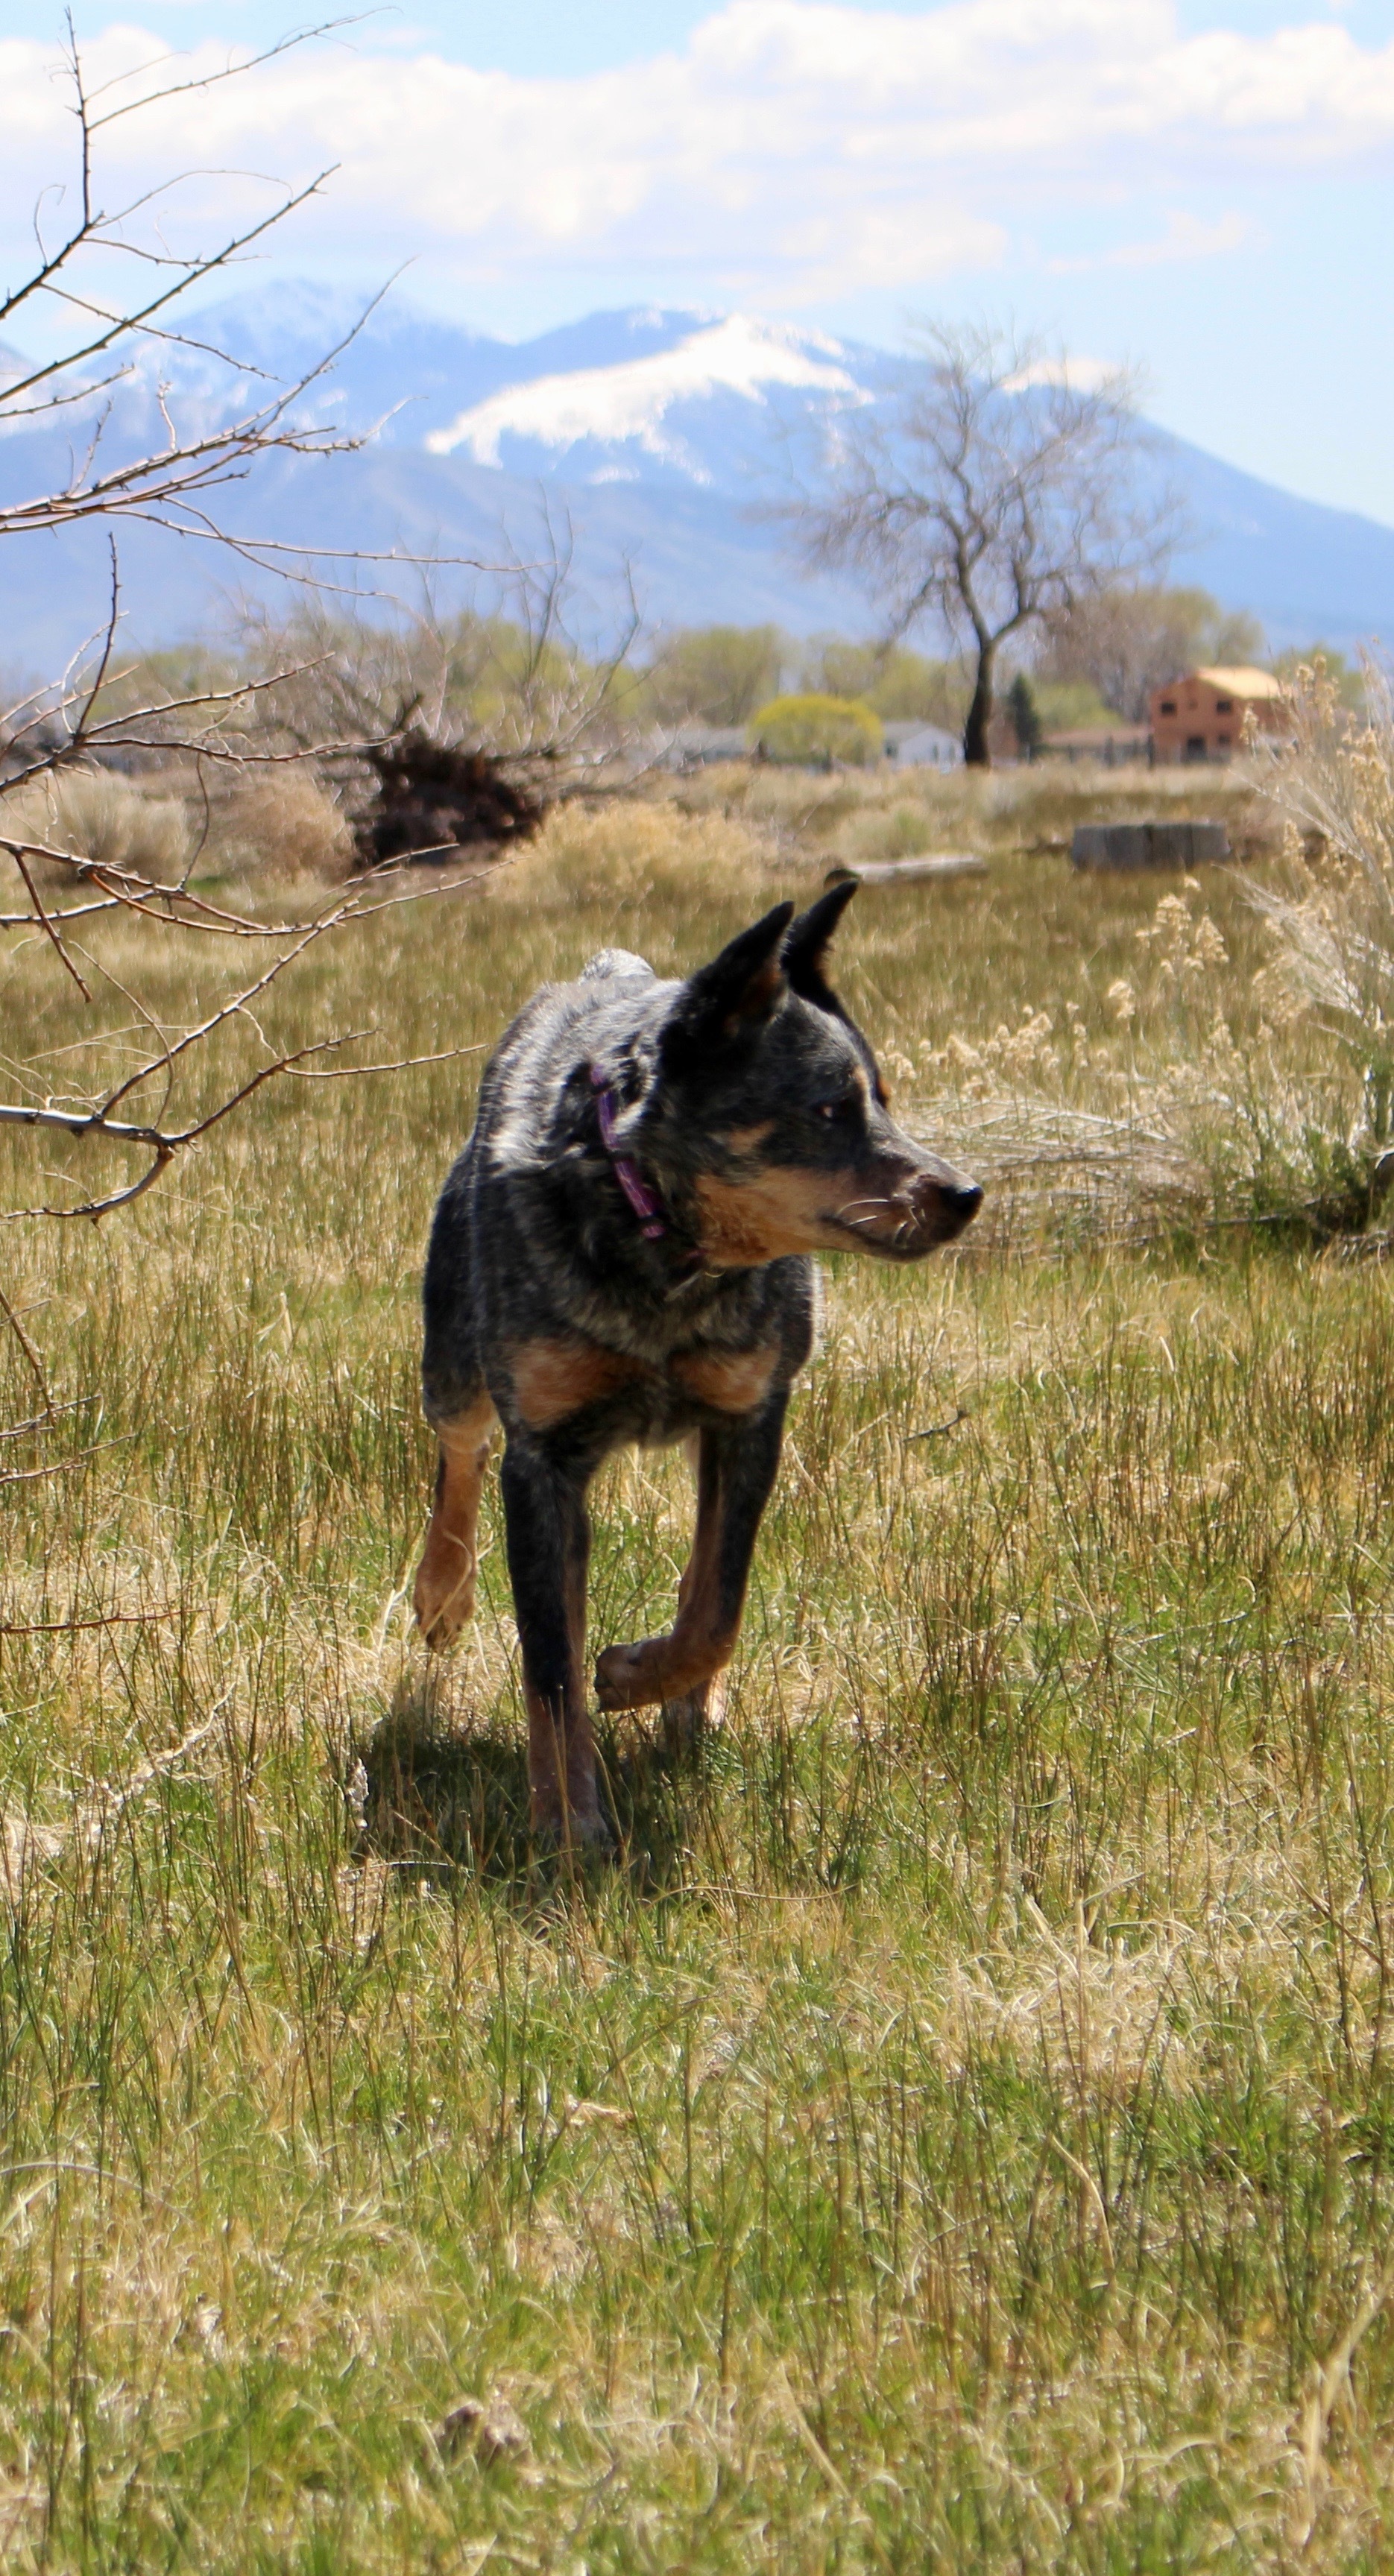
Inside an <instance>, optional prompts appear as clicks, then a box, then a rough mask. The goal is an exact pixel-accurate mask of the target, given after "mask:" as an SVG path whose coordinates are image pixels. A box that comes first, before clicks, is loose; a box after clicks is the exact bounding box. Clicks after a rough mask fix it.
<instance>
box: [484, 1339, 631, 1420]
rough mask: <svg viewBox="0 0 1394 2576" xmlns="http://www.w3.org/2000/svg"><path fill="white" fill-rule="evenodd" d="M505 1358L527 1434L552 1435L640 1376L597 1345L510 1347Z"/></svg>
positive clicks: (628, 1362) (572, 1343)
mask: <svg viewBox="0 0 1394 2576" xmlns="http://www.w3.org/2000/svg"><path fill="white" fill-rule="evenodd" d="M504 1357H505V1359H506V1361H507V1364H508V1369H509V1374H510V1376H511V1377H512V1380H513V1393H514V1397H515V1400H516V1402H517V1406H518V1411H519V1412H520V1414H521V1415H522V1417H523V1420H524V1421H525V1422H526V1424H527V1425H528V1428H529V1430H531V1431H550V1430H551V1428H552V1426H553V1424H554V1423H557V1422H565V1421H566V1419H567V1417H568V1415H570V1414H573V1413H580V1412H581V1411H582V1410H583V1409H584V1407H585V1406H586V1405H588V1404H598V1403H599V1402H600V1400H601V1398H602V1396H606V1395H613V1394H615V1392H616V1390H617V1389H618V1388H620V1387H622V1386H626V1385H628V1383H629V1381H630V1380H631V1378H635V1377H638V1376H640V1375H642V1371H641V1369H640V1367H639V1365H638V1363H637V1362H636V1361H634V1360H628V1359H625V1358H624V1357H623V1355H622V1354H621V1353H620V1352H619V1351H607V1350H603V1349H602V1348H601V1346H600V1345H599V1343H597V1342H582V1341H536V1342H513V1343H511V1344H510V1345H509V1346H508V1348H507V1350H506V1351H505V1353H504Z"/></svg>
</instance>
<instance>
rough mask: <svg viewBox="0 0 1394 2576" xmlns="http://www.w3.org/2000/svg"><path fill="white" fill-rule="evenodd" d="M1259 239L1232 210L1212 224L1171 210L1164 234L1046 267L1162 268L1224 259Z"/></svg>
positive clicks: (1064, 270)
mask: <svg viewBox="0 0 1394 2576" xmlns="http://www.w3.org/2000/svg"><path fill="white" fill-rule="evenodd" d="M1261 239H1262V234H1261V233H1260V230H1259V227H1258V225H1257V224H1256V223H1254V222H1253V221H1252V219H1251V218H1250V217H1249V216H1248V215H1242V214H1240V213H1239V212H1238V210H1237V209H1236V208H1231V209H1230V211H1229V213H1228V214H1224V215H1220V216H1218V217H1217V218H1216V220H1215V222H1214V223H1204V222H1202V220H1201V219H1200V217H1199V216H1196V215H1189V214H1186V213H1184V212H1180V211H1177V210H1176V209H1173V211H1172V212H1171V214H1169V215H1168V217H1167V221H1166V229H1165V231H1164V232H1163V233H1162V234H1161V235H1160V237H1159V238H1157V239H1154V240H1152V241H1139V242H1115V243H1114V244H1113V246H1112V247H1111V248H1110V249H1108V250H1102V251H1096V252H1094V253H1093V254H1092V255H1090V256H1089V257H1087V258H1082V259H1052V260H1049V261H1047V263H1046V265H1047V267H1048V268H1049V270H1050V273H1051V275H1052V276H1053V277H1067V276H1069V275H1071V274H1072V273H1074V272H1076V271H1079V270H1082V269H1094V268H1164V267H1167V266H1169V265H1170V263H1171V262H1172V261H1173V260H1189V259H1220V258H1225V257H1228V256H1229V255H1231V254H1232V253H1233V252H1235V251H1240V250H1247V249H1249V248H1250V247H1251V246H1252V245H1253V244H1255V243H1256V242H1258V241H1260V240H1261Z"/></svg>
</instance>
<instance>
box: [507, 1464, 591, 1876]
mask: <svg viewBox="0 0 1394 2576" xmlns="http://www.w3.org/2000/svg"><path fill="white" fill-rule="evenodd" d="M588 1472H589V1471H588V1467H587V1466H585V1465H583V1464H579V1463H568V1464H562V1463H560V1462H558V1461H557V1460H556V1459H554V1458H552V1457H550V1456H549V1455H548V1454H547V1453H546V1451H545V1450H543V1449H541V1448H540V1447H538V1446H535V1445H534V1443H533V1442H532V1441H531V1440H527V1439H517V1440H512V1439H511V1440H510V1441H509V1444H508V1446H507V1448H506V1449H505V1451H504V1455H503V1466H502V1468H501V1470H500V1479H499V1480H500V1483H501V1485H502V1488H503V1507H504V1520H505V1526H506V1529H507V1533H508V1571H509V1576H510V1579H511V1581H512V1585H513V1606H514V1609H515V1611H516V1613H517V1618H518V1642H519V1644H520V1646H521V1647H522V1650H523V1697H524V1699H525V1701H526V1703H527V1711H528V1785H529V1790H530V1793H531V1803H532V1829H533V1832H534V1833H535V1834H536V1835H538V1836H539V1838H541V1839H543V1840H545V1841H548V1842H555V1843H560V1844H561V1845H562V1846H563V1847H566V1846H567V1845H571V1844H582V1843H589V1844H592V1845H594V1844H601V1845H604V1844H606V1843H608V1842H609V1840H610V1832H609V1828H608V1826H607V1825H606V1823H605V1819H604V1817H603V1816H602V1814H601V1811H600V1798H599V1793H598V1789H597V1784H596V1776H595V1736H594V1733H593V1731H592V1728H591V1720H590V1710H589V1708H588V1707H587V1704H586V1674H585V1657H586V1570H587V1566H588V1564H589V1561H590V1522H589V1519H588V1518H587V1515H586V1499H585V1485H586V1479H587V1474H588Z"/></svg>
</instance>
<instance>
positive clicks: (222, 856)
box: [198, 764, 353, 881]
mask: <svg viewBox="0 0 1394 2576" xmlns="http://www.w3.org/2000/svg"><path fill="white" fill-rule="evenodd" d="M352 855H353V840H352V835H351V833H350V831H349V827H348V824H347V822H346V821H345V818H344V816H343V814H342V813H341V812H340V810H339V808H338V806H337V805H336V804H335V802H334V800H333V798H332V796H330V795H329V794H328V793H327V791H326V790H325V788H324V787H323V786H322V785H321V784H320V781H319V780H318V779H317V778H316V777H315V775H314V773H313V771H312V770H309V769H303V768H299V767H294V766H291V765H289V764H280V765H278V766H277V767H276V768H274V769H264V770H259V771H253V772H252V773H251V774H250V776H248V777H246V778H245V779H243V780H242V781H241V783H240V784H239V785H238V786H237V787H236V788H235V789H234V790H233V792H232V794H231V795H230V796H228V797H227V799H226V800H225V801H224V802H222V803H220V804H219V805H218V806H217V807H216V808H215V810H214V815H213V819H212V823H211V826H210V829H209V833H208V839H207V843H206V846H205V848H204V849H203V850H202V851H201V852H200V854H199V860H198V867H199V870H200V872H207V873H208V874H209V875H216V876H227V877H237V878H243V879H246V878H252V877H268V878H276V879H280V880H282V881H285V880H288V879H292V878H295V877H337V876H342V875H343V874H344V873H345V872H346V870H347V868H348V865H349V862H350V859H351V858H352Z"/></svg>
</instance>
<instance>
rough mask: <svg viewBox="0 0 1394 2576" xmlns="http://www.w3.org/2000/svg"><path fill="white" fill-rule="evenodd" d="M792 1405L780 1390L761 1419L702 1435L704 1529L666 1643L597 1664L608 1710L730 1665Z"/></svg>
mask: <svg viewBox="0 0 1394 2576" xmlns="http://www.w3.org/2000/svg"><path fill="white" fill-rule="evenodd" d="M787 1402H788V1396H787V1392H786V1390H785V1389H783V1388H780V1389H779V1391H778V1392H777V1394H776V1395H775V1396H773V1397H772V1398H771V1399H770V1400H769V1401H767V1403H766V1404H765V1405H764V1406H763V1407H762V1409H761V1411H760V1412H759V1413H758V1414H756V1415H754V1416H750V1415H747V1416H745V1417H744V1418H743V1419H742V1420H740V1421H738V1422H732V1423H731V1424H730V1426H729V1428H728V1427H727V1425H726V1424H724V1423H723V1424H721V1425H720V1427H719V1428H718V1427H715V1426H713V1427H711V1428H709V1429H707V1430H704V1431H703V1433H702V1435H701V1446H700V1449H699V1452H698V1462H697V1531H696V1536H695V1538H694V1540H693V1545H692V1555H691V1557H690V1558H689V1560H688V1564H687V1566H686V1569H685V1571H684V1573H683V1578H682V1582H681V1583H680V1585H679V1587H678V1615H677V1617H676V1619H675V1620H674V1622H673V1625H672V1628H671V1630H670V1631H669V1633H668V1635H667V1636H666V1637H644V1638H641V1639H640V1641H639V1643H638V1644H637V1645H633V1646H607V1648H606V1650H605V1652H604V1654H603V1655H602V1656H601V1657H600V1660H599V1662H598V1663H597V1665H596V1668H595V1686H596V1690H597V1692H598V1693H599V1697H600V1705H601V1707H602V1708H647V1707H648V1706H650V1704H651V1703H652V1702H653V1701H654V1700H681V1699H686V1698H688V1697H689V1696H690V1695H691V1694H692V1693H694V1692H697V1691H699V1690H700V1689H701V1688H702V1685H703V1684H704V1683H706V1682H709V1681H710V1680H711V1678H712V1676H713V1674H715V1673H718V1672H720V1670H721V1668H722V1666H723V1665H724V1664H728V1663H729V1662H730V1660H731V1656H732V1652H733V1650H734V1648H735V1643H736V1635H737V1631H738V1629H739V1627H740V1624H741V1612H742V1610H743V1609H744V1607H745V1588H746V1584H747V1583H748V1581H749V1579H750V1560H751V1558H752V1556H753V1555H754V1553H755V1538H756V1533H757V1531H758V1530H759V1527H760V1518H761V1514H762V1513H763V1511H764V1508H765V1505H766V1503H767V1502H768V1500H769V1494H770V1487H771V1486H772V1485H773V1483H774V1479H775V1471H776V1469H777V1467H778V1465H779V1449H780V1442H781V1439H782V1437H783V1433H784V1410H785V1406H786V1404H787Z"/></svg>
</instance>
